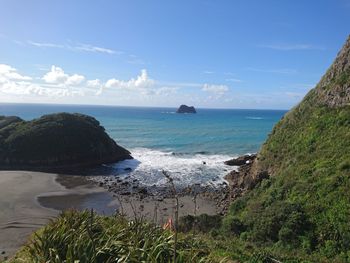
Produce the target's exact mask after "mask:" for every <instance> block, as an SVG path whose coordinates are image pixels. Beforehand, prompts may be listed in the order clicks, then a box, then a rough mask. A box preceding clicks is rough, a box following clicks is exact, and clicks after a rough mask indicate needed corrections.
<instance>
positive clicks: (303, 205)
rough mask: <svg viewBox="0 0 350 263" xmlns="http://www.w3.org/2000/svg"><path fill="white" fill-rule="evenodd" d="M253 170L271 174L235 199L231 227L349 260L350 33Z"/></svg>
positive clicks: (262, 240) (267, 242)
mask: <svg viewBox="0 0 350 263" xmlns="http://www.w3.org/2000/svg"><path fill="white" fill-rule="evenodd" d="M253 171H254V172H259V171H268V172H269V174H270V178H269V179H265V180H263V181H262V182H261V183H260V184H259V185H258V186H257V187H256V188H255V189H254V190H253V191H251V192H250V193H248V194H247V195H246V196H244V197H242V198H240V199H238V200H236V201H235V202H234V203H233V204H232V207H231V210H230V212H229V215H228V217H227V218H226V219H225V223H226V226H228V227H229V228H230V230H231V231H233V232H234V231H236V235H239V236H240V237H241V238H243V239H246V240H251V241H253V242H255V243H257V244H260V245H261V246H270V247H271V246H274V247H288V248H297V249H298V251H299V252H300V253H301V254H303V253H313V254H314V255H316V254H317V255H320V256H324V257H325V258H328V259H329V260H330V259H332V260H334V259H336V258H337V259H338V260H339V261H349V262H350V38H349V39H348V40H347V42H346V44H345V46H344V47H343V49H342V50H341V52H340V53H339V54H338V56H337V58H336V60H335V62H334V63H333V65H332V66H331V67H330V69H329V70H328V71H327V73H326V74H325V76H324V77H323V78H322V79H321V81H320V82H319V84H318V85H317V86H316V88H315V89H313V90H311V91H310V92H309V94H307V96H306V97H305V98H304V100H303V101H302V102H301V103H300V104H299V105H298V106H297V107H295V108H294V109H292V110H291V111H290V112H289V113H287V114H286V115H285V116H284V118H283V119H282V120H281V121H280V122H279V123H278V124H277V125H276V126H275V127H274V129H273V131H272V133H271V134H270V136H269V138H268V140H267V141H266V143H265V144H264V145H263V146H262V149H261V151H260V153H259V155H258V158H257V161H256V163H255V164H254V166H253ZM237 226H240V227H237Z"/></svg>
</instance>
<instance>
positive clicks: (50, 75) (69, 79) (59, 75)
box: [42, 65, 85, 86]
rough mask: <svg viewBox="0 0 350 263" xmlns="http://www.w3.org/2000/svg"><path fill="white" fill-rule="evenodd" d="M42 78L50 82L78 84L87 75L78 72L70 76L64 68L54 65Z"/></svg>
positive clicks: (69, 84)
mask: <svg viewBox="0 0 350 263" xmlns="http://www.w3.org/2000/svg"><path fill="white" fill-rule="evenodd" d="M42 79H43V80H44V81H45V82H46V83H50V84H61V85H68V86H76V85H79V84H81V83H82V82H83V81H84V80H85V77H84V76H82V75H78V74H74V75H72V76H69V75H68V74H66V73H65V72H64V71H63V69H62V68H60V67H56V66H54V65H53V66H52V67H51V70H50V71H49V72H47V73H46V74H45V75H44V76H43V78H42Z"/></svg>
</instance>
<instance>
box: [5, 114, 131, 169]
mask: <svg viewBox="0 0 350 263" xmlns="http://www.w3.org/2000/svg"><path fill="white" fill-rule="evenodd" d="M131 158H132V157H131V155H130V152H129V151H128V150H126V149H124V148H123V147H121V146H119V145H117V143H116V142H115V141H114V140H113V139H112V138H110V137H109V136H108V134H107V133H106V132H105V129H104V128H103V127H102V126H101V125H100V123H99V122H98V121H97V120H96V119H95V118H93V117H90V116H87V115H83V114H69V113H58V114H50V115H44V116H42V117H40V118H38V119H34V120H31V121H24V120H22V119H21V118H19V117H15V116H10V117H5V116H1V117H0V169H2V170H45V171H48V170H49V171H50V170H60V169H70V168H82V167H92V166H97V165H101V164H105V163H114V162H118V161H122V160H125V159H131Z"/></svg>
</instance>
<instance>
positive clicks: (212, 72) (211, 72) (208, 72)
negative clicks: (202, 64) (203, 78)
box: [203, 70, 214, 74]
mask: <svg viewBox="0 0 350 263" xmlns="http://www.w3.org/2000/svg"><path fill="white" fill-rule="evenodd" d="M203 74H214V71H210V70H205V71H203Z"/></svg>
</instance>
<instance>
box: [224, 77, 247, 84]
mask: <svg viewBox="0 0 350 263" xmlns="http://www.w3.org/2000/svg"><path fill="white" fill-rule="evenodd" d="M225 80H226V81H229V82H237V83H239V82H243V81H242V80H241V79H235V78H229V79H225Z"/></svg>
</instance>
